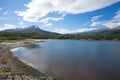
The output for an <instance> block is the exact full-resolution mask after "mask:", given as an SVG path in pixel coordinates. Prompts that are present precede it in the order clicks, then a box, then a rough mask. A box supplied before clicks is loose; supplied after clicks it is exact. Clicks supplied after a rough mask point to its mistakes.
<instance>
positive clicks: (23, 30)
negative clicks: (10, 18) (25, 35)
mask: <svg viewBox="0 0 120 80" xmlns="http://www.w3.org/2000/svg"><path fill="white" fill-rule="evenodd" d="M3 31H4V32H37V33H42V34H58V33H54V32H49V31H45V30H42V29H40V28H39V27H38V26H36V25H32V26H29V27H26V28H16V29H6V30H3Z"/></svg>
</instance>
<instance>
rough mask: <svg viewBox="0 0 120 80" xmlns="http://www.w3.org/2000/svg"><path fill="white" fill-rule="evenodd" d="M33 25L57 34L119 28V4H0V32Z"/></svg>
mask: <svg viewBox="0 0 120 80" xmlns="http://www.w3.org/2000/svg"><path fill="white" fill-rule="evenodd" d="M31 25H37V26H38V27H39V28H40V29H43V30H47V31H52V32H57V33H62V34H65V33H78V32H85V31H90V30H96V29H101V28H110V29H112V28H115V27H118V26H120V0H0V30H5V29H15V28H25V27H29V26H31Z"/></svg>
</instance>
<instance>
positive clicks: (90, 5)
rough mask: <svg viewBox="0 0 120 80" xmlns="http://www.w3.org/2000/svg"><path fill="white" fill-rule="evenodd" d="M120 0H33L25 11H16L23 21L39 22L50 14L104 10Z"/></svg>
mask: <svg viewBox="0 0 120 80" xmlns="http://www.w3.org/2000/svg"><path fill="white" fill-rule="evenodd" d="M119 1H120V0H31V2H29V3H28V4H26V5H25V6H26V7H27V9H26V10H24V11H15V13H17V15H18V16H21V17H22V18H23V20H25V21H29V22H37V21H39V20H40V19H42V18H44V17H46V16H47V15H48V14H49V13H54V12H56V13H57V14H61V15H62V14H63V13H67V14H79V13H85V12H91V11H94V10H97V9H101V8H104V7H106V6H109V5H111V4H113V3H116V2H119Z"/></svg>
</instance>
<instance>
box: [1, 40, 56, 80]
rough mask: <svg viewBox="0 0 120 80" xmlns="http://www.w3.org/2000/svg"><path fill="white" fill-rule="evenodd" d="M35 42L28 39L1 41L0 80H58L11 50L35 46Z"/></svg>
mask: <svg viewBox="0 0 120 80" xmlns="http://www.w3.org/2000/svg"><path fill="white" fill-rule="evenodd" d="M35 42H36V41H33V40H32V41H31V40H27V41H21V42H19V41H18V42H1V43H0V80H56V79H53V78H51V77H48V76H46V75H44V74H43V73H41V72H39V71H38V70H36V69H35V68H33V67H31V66H28V65H27V64H25V63H23V62H22V61H20V60H19V59H18V58H17V57H15V56H13V54H12V52H11V51H10V49H11V48H15V47H21V46H28V47H31V46H32V47H33V46H35ZM37 42H38V41H37Z"/></svg>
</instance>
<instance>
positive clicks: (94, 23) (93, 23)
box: [90, 21, 101, 26]
mask: <svg viewBox="0 0 120 80" xmlns="http://www.w3.org/2000/svg"><path fill="white" fill-rule="evenodd" d="M100 24H101V22H96V21H94V22H92V24H91V25H90V26H97V25H100Z"/></svg>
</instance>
